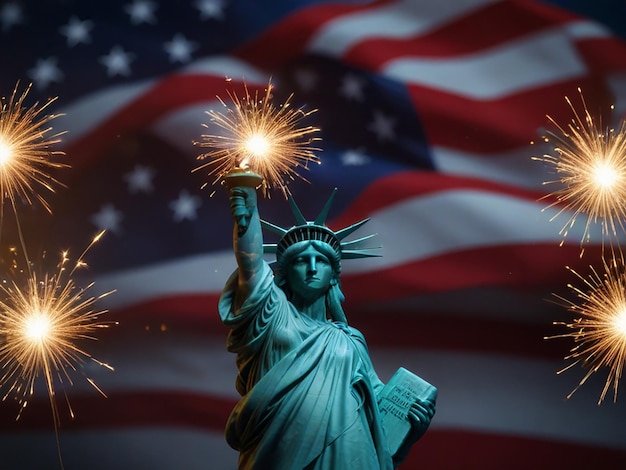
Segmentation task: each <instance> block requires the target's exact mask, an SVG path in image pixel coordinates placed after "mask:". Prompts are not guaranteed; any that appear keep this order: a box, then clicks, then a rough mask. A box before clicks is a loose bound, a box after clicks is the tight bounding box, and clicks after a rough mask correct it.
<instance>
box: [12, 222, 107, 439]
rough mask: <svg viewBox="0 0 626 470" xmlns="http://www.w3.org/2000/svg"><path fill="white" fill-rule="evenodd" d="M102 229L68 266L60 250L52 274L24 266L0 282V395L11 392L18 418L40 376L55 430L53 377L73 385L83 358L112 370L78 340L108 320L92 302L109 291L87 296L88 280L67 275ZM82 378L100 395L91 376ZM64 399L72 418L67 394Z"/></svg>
mask: <svg viewBox="0 0 626 470" xmlns="http://www.w3.org/2000/svg"><path fill="white" fill-rule="evenodd" d="M103 233H104V232H101V233H99V234H98V235H97V236H96V237H95V238H94V239H93V240H92V242H91V243H90V245H89V246H88V247H87V248H86V249H85V251H83V253H82V254H81V256H80V257H78V259H77V260H76V262H75V264H74V266H73V267H71V268H70V267H69V263H70V259H69V257H68V253H67V252H63V253H62V257H61V261H60V263H59V265H58V270H57V271H56V272H55V273H54V274H44V275H43V276H38V275H37V274H36V273H34V272H32V271H31V270H29V273H28V275H27V276H25V277H26V279H25V281H24V282H20V281H18V280H17V279H15V278H14V279H12V280H10V281H5V282H4V283H3V284H2V285H0V293H1V294H3V296H2V298H0V367H1V369H0V371H1V373H2V375H1V376H0V388H5V392H4V396H3V401H4V400H6V399H7V398H8V397H9V396H16V399H17V401H18V403H19V405H20V411H19V412H18V416H17V419H19V417H20V415H21V413H22V411H23V410H24V408H25V407H26V406H27V404H28V400H29V399H30V398H31V397H32V395H33V394H34V390H35V384H36V381H37V378H38V377H39V376H42V377H43V380H44V382H45V385H46V390H47V393H48V398H49V401H50V405H51V407H52V414H53V419H54V425H55V430H56V429H57V428H58V425H59V423H60V421H59V413H58V408H57V405H56V388H55V383H60V384H66V383H67V384H69V385H73V382H72V378H71V373H72V372H75V371H77V370H78V368H79V366H81V365H82V364H83V363H85V362H86V361H88V360H91V361H94V362H96V363H97V364H99V365H100V366H103V367H105V368H107V369H110V370H113V368H112V367H111V366H110V365H108V364H106V363H103V362H100V361H98V360H97V359H95V358H94V357H92V356H91V355H90V354H89V353H88V352H87V351H85V350H83V349H81V348H80V347H79V346H78V344H77V341H79V340H83V339H91V340H93V339H95V337H94V333H95V331H97V330H98V329H100V328H107V327H109V326H110V325H111V322H103V321H101V320H100V317H101V315H102V314H104V313H105V312H106V311H104V310H100V311H98V310H95V308H94V306H95V303H96V301H97V300H99V299H101V298H102V297H104V296H106V295H108V294H110V293H111V292H107V293H105V294H102V295H99V296H87V291H88V290H89V289H90V288H91V287H92V286H93V283H91V284H89V285H88V286H87V287H86V288H83V289H81V288H79V287H78V286H77V285H76V284H75V282H74V280H73V279H72V275H73V274H74V272H75V271H76V270H77V269H78V268H82V267H84V266H86V263H85V261H84V257H85V255H86V253H87V251H88V250H89V249H90V248H91V247H92V246H93V245H94V244H95V243H96V242H97V241H98V240H99V239H100V238H101V236H102V235H103ZM14 267H15V266H14ZM87 381H88V382H89V383H90V384H91V385H92V386H93V387H94V388H95V389H96V390H98V391H99V392H100V393H101V394H103V395H104V393H103V392H102V390H100V388H98V386H97V385H96V383H95V382H94V381H93V379H91V378H87ZM66 402H67V404H68V408H69V412H70V416H71V417H72V418H73V417H74V412H73V410H72V408H71V406H70V403H69V400H68V399H67V394H66Z"/></svg>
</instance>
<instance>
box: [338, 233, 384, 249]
mask: <svg viewBox="0 0 626 470" xmlns="http://www.w3.org/2000/svg"><path fill="white" fill-rule="evenodd" d="M376 235H378V234H377V233H372V234H370V235H366V236H364V237H361V238H357V239H356V240H350V241H348V242H342V243H341V249H342V250H343V248H352V249H354V248H355V247H358V246H359V245H360V244H361V243H363V242H365V241H367V240H371V239H372V238H374V237H375V236H376ZM371 248H372V247H369V249H371ZM377 248H380V247H377Z"/></svg>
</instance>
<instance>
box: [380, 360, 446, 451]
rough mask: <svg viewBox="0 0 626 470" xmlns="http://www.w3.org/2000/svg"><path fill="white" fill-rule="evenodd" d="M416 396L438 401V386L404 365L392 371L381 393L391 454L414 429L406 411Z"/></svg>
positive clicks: (381, 405)
mask: <svg viewBox="0 0 626 470" xmlns="http://www.w3.org/2000/svg"><path fill="white" fill-rule="evenodd" d="M417 399H419V400H422V401H427V400H429V401H431V402H433V403H435V402H436V400H437V388H436V387H434V386H432V385H431V384H429V383H428V382H426V381H425V380H424V379H422V378H420V377H418V376H417V375H415V374H414V373H413V372H411V371H409V370H407V369H405V368H404V367H400V368H399V369H398V370H397V371H396V373H395V374H393V376H392V377H391V379H389V382H387V385H385V387H384V388H383V389H382V391H381V393H380V394H379V395H378V407H379V409H380V415H381V418H382V424H383V428H384V429H385V433H386V435H387V444H388V445H389V450H390V452H391V455H394V454H395V453H396V452H397V451H398V449H399V448H400V446H401V445H402V443H403V442H404V440H405V439H406V436H407V434H408V433H409V431H410V430H411V423H410V422H409V419H408V416H407V414H408V410H409V408H410V407H411V404H413V403H414V402H415V401H416V400H417Z"/></svg>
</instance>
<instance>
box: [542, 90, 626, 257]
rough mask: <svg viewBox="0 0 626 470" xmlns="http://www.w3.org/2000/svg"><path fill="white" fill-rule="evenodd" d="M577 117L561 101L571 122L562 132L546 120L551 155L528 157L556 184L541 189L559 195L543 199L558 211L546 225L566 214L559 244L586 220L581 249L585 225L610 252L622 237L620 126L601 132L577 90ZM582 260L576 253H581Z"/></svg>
mask: <svg viewBox="0 0 626 470" xmlns="http://www.w3.org/2000/svg"><path fill="white" fill-rule="evenodd" d="M578 91H579V93H580V97H581V101H582V104H583V113H582V115H581V114H579V113H578V112H577V111H576V109H575V107H574V105H573V104H572V102H571V101H570V100H569V98H566V101H567V103H568V105H569V106H570V108H571V110H572V112H573V114H574V117H573V118H572V121H571V122H570V123H569V124H568V125H567V126H561V125H559V124H558V123H557V122H555V121H554V120H553V119H552V118H551V117H549V116H548V119H549V120H550V122H552V124H554V125H555V126H556V128H557V129H558V132H549V133H548V137H546V139H545V140H546V141H554V155H543V156H542V157H533V158H534V159H535V160H540V161H543V162H546V163H548V164H550V165H551V166H553V168H554V169H555V172H556V174H557V176H558V178H557V179H556V180H554V181H547V182H546V183H545V184H552V183H557V184H558V185H559V189H557V190H556V191H554V192H552V193H550V194H549V195H547V196H546V197H548V198H554V202H553V203H552V204H550V205H549V206H548V208H550V207H554V206H557V205H558V206H559V207H560V210H559V211H558V212H557V213H556V215H555V216H554V217H553V218H552V219H551V220H554V219H555V218H557V217H558V216H560V215H561V214H563V213H565V212H571V214H572V215H571V216H570V218H569V220H568V221H567V222H566V223H565V225H564V226H563V228H562V229H561V231H560V232H559V233H560V234H561V235H563V239H565V237H566V236H567V234H568V232H569V230H570V229H571V228H572V227H573V226H574V224H575V222H576V219H577V218H578V217H579V216H583V217H586V222H585V228H584V231H583V236H582V239H581V248H583V245H584V244H585V243H588V242H589V241H590V227H591V224H596V223H599V224H600V226H601V228H602V243H603V244H604V241H605V239H608V240H609V242H610V244H611V246H613V240H615V239H616V238H617V237H618V234H623V233H624V232H626V229H625V227H624V221H625V220H626V123H625V122H622V123H621V126H620V128H619V129H618V130H615V129H612V128H611V129H603V128H602V122H601V119H599V118H598V119H594V118H593V116H592V115H591V113H590V112H589V110H588V108H587V105H586V103H585V100H584V97H583V95H582V92H581V90H580V89H579V90H578ZM581 254H582V252H581Z"/></svg>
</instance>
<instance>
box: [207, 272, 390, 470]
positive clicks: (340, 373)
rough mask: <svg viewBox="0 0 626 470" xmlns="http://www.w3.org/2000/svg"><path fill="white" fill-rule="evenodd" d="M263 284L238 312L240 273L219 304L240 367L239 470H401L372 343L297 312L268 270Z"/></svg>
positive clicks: (234, 433)
mask: <svg viewBox="0 0 626 470" xmlns="http://www.w3.org/2000/svg"><path fill="white" fill-rule="evenodd" d="M259 279H260V281H259V282H258V283H257V284H256V286H255V288H254V290H253V292H251V293H250V295H249V296H248V297H247V298H246V299H245V300H244V302H243V304H242V305H241V306H240V307H239V308H236V307H235V303H234V299H235V296H236V290H237V273H235V274H233V276H231V278H230V279H229V280H228V282H227V284H226V286H225V288H224V291H223V294H222V297H221V299H220V303H219V312H220V316H221V318H222V321H223V322H224V324H225V325H227V326H228V327H229V328H230V333H229V336H228V350H229V351H231V352H234V353H236V354H237V359H236V362H237V367H238V369H239V373H238V376H237V384H236V388H237V390H238V391H239V393H240V394H241V396H242V397H241V399H240V400H239V402H238V403H237V405H236V406H235V408H234V409H233V411H232V413H231V415H230V417H229V419H228V423H227V426H226V433H225V434H226V440H227V442H228V443H229V445H230V446H231V447H233V448H234V449H236V450H238V451H239V453H240V457H239V468H240V470H247V469H276V470H281V469H284V470H294V469H305V468H306V469H326V470H331V469H333V470H334V469H352V468H354V469H364V470H367V469H384V470H389V469H393V462H392V456H391V455H390V453H389V450H388V447H387V444H386V440H385V435H384V430H383V428H382V426H381V423H380V414H379V410H378V405H377V400H376V392H377V390H379V389H380V388H381V387H382V386H383V383H382V382H381V381H380V379H379V378H378V376H377V375H376V372H375V371H374V368H373V365H372V363H371V360H370V357H369V354H368V351H367V345H366V343H365V339H364V337H363V335H362V334H361V333H360V332H359V331H357V330H356V329H354V328H351V327H349V326H347V325H346V324H344V323H339V322H331V321H319V320H316V319H313V318H311V317H309V316H307V315H304V314H302V313H300V312H298V310H296V308H295V307H294V306H293V305H292V304H291V303H290V302H289V301H288V300H287V298H286V296H285V293H284V292H283V291H282V290H281V289H280V288H279V287H278V286H276V284H275V283H274V280H273V274H272V272H271V269H270V268H269V266H268V265H267V264H266V263H263V268H262V271H261V273H259Z"/></svg>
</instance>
